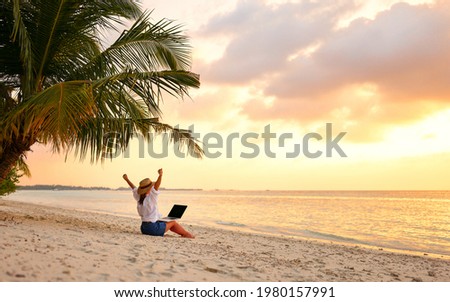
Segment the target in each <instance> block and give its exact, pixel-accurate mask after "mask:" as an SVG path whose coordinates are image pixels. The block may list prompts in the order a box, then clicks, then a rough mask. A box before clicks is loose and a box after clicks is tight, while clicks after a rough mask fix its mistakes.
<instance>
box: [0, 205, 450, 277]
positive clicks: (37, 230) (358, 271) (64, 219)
mask: <svg viewBox="0 0 450 302" xmlns="http://www.w3.org/2000/svg"><path fill="white" fill-rule="evenodd" d="M139 225H140V221H139V218H138V217H136V219H133V218H127V217H117V216H113V215H107V214H98V213H92V212H83V211H74V210H66V209H59V208H52V207H46V206H36V205H31V204H26V203H21V202H14V201H6V200H0V230H1V234H2V236H1V237H0V259H1V264H0V267H1V269H0V281H425V282H429V281H431V282H434V281H446V282H448V281H450V259H448V258H443V257H442V258H439V257H437V258H436V257H431V256H429V255H409V254H402V253H396V252H390V251H384V250H381V249H380V250H378V249H369V248H364V247H360V246H346V245H342V244H337V243H332V242H330V243H328V242H319V241H313V240H298V239H292V238H283V237H272V236H265V235H255V234H247V233H241V232H234V231H228V230H221V229H214V228H201V227H198V226H192V225H186V224H184V226H185V227H186V228H187V229H188V230H190V231H191V232H193V233H194V234H195V235H196V239H194V240H189V239H182V238H179V237H177V236H175V235H167V236H165V237H164V238H160V237H151V236H144V235H141V234H140V231H139Z"/></svg>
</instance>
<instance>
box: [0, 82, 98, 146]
mask: <svg viewBox="0 0 450 302" xmlns="http://www.w3.org/2000/svg"><path fill="white" fill-rule="evenodd" d="M95 111H96V107H95V103H94V97H93V94H92V87H91V84H90V83H89V82H87V81H72V82H63V83H59V84H56V85H53V86H52V87H50V88H47V89H45V90H44V91H42V92H40V93H38V94H36V95H34V96H33V97H31V98H30V99H28V100H27V101H26V102H24V103H22V104H21V105H19V106H18V107H17V108H16V109H15V110H13V111H11V112H10V113H8V114H7V116H6V118H5V119H4V122H3V129H2V130H3V133H2V136H3V137H4V139H6V140H8V139H9V140H12V139H14V138H17V137H23V138H27V139H29V140H31V141H36V140H39V141H41V142H42V143H45V144H46V143H51V144H52V145H53V147H54V149H55V151H60V150H61V149H64V148H66V147H67V146H68V142H70V141H71V139H72V136H73V133H77V132H78V131H79V130H80V128H81V127H82V126H83V124H84V123H86V121H88V120H89V119H91V118H92V117H93V116H95Z"/></svg>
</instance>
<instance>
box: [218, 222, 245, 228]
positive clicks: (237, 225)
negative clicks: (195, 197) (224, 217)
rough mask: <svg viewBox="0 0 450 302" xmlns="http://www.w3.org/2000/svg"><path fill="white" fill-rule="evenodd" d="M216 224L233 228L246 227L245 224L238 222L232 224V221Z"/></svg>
mask: <svg viewBox="0 0 450 302" xmlns="http://www.w3.org/2000/svg"><path fill="white" fill-rule="evenodd" d="M216 224H220V225H226V226H233V227H246V225H245V224H242V223H238V222H232V221H216Z"/></svg>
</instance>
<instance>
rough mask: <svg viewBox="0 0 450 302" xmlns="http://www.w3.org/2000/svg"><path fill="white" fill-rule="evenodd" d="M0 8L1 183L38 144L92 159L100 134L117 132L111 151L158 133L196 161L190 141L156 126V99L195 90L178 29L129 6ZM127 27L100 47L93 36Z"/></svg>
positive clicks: (17, 0) (77, 2)
mask: <svg viewBox="0 0 450 302" xmlns="http://www.w3.org/2000/svg"><path fill="white" fill-rule="evenodd" d="M0 1H1V2H0V8H1V10H0V27H1V28H2V31H1V32H0V63H1V64H0V109H2V112H1V113H0V117H1V119H0V127H1V128H0V181H1V179H2V177H4V175H5V173H7V172H8V169H11V167H13V164H14V161H17V160H19V157H21V156H23V154H25V152H26V151H27V150H28V149H29V147H30V146H31V145H32V144H34V143H35V142H38V141H39V142H42V143H44V144H50V145H51V146H53V149H54V150H55V151H57V152H60V151H66V152H69V151H71V150H74V151H75V152H76V153H77V154H78V156H79V157H80V158H84V157H86V156H88V155H90V156H91V160H92V161H98V160H103V159H104V158H105V156H104V155H105V153H104V150H105V148H104V145H103V144H104V137H105V135H108V133H120V134H121V136H120V138H118V139H116V140H115V143H117V145H118V146H120V150H125V148H126V147H127V145H128V143H129V141H130V139H132V138H133V137H135V136H136V135H138V134H139V135H142V136H144V137H145V138H146V139H147V140H148V141H149V142H151V139H152V137H153V135H152V134H156V133H167V135H168V136H169V137H170V140H171V141H172V142H173V143H174V144H176V146H178V147H179V148H184V147H187V149H188V150H189V152H190V154H191V155H193V156H196V157H199V156H201V154H202V151H201V148H200V146H199V145H198V142H197V141H196V140H195V139H194V138H193V137H192V136H191V133H189V132H187V131H182V130H179V129H176V128H173V127H171V126H169V125H166V124H164V123H160V122H159V120H158V119H157V118H160V117H161V115H162V112H161V110H160V108H159V102H160V101H161V100H162V99H163V97H166V96H174V97H177V98H183V97H185V96H187V95H188V89H189V88H197V87H199V85H200V82H199V76H198V75H196V74H194V73H192V72H191V71H190V65H191V46H190V45H189V43H188V38H187V37H186V36H185V35H184V34H183V32H182V29H181V27H180V26H179V25H176V24H174V22H173V21H169V20H166V19H164V20H161V21H157V22H153V21H152V20H151V17H150V13H146V12H144V13H142V12H141V10H140V8H139V6H138V5H137V4H136V1H133V0H108V1H103V0H0ZM126 19H128V20H130V19H135V20H136V21H135V23H134V24H133V25H132V26H131V28H130V29H129V30H126V31H124V32H123V33H122V34H121V35H120V36H119V38H118V39H117V41H115V42H114V43H112V44H111V45H110V46H108V47H106V48H103V46H102V43H101V42H102V41H100V38H99V37H101V34H102V33H104V31H105V30H111V29H114V30H115V29H116V27H117V25H118V24H123V22H124V20H126ZM13 159H15V160H13Z"/></svg>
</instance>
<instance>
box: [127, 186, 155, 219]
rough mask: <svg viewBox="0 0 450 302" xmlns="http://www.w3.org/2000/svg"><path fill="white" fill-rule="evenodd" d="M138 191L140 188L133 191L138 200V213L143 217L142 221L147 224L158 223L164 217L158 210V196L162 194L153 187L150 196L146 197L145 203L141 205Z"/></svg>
mask: <svg viewBox="0 0 450 302" xmlns="http://www.w3.org/2000/svg"><path fill="white" fill-rule="evenodd" d="M137 190H138V188H134V189H133V197H134V199H136V202H137V211H138V213H139V216H141V220H142V221H145V222H156V221H157V220H158V219H160V218H161V217H162V215H161V213H160V212H159V210H158V195H159V193H160V192H159V191H157V190H155V188H154V187H152V189H151V190H150V194H148V195H147V196H146V197H145V199H144V202H143V203H142V204H139V199H140V196H139V194H138V193H137Z"/></svg>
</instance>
